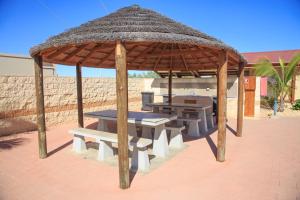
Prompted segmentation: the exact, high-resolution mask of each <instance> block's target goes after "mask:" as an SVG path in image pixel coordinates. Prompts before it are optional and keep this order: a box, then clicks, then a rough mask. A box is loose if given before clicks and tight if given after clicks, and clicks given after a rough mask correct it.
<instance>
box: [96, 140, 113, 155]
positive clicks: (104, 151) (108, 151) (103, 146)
mask: <svg viewBox="0 0 300 200" xmlns="http://www.w3.org/2000/svg"><path fill="white" fill-rule="evenodd" d="M97 143H99V151H98V160H105V159H107V158H110V157H112V156H113V155H114V150H113V148H112V144H111V142H107V141H102V140H97Z"/></svg>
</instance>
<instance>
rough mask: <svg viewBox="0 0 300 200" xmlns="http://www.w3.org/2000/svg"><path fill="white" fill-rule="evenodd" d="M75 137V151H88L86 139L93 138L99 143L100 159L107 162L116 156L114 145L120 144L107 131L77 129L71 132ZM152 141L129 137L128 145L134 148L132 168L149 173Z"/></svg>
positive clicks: (113, 134) (116, 137)
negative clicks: (149, 150) (149, 151)
mask: <svg viewBox="0 0 300 200" xmlns="http://www.w3.org/2000/svg"><path fill="white" fill-rule="evenodd" d="M69 133H71V134H73V135H74V139H73V150H74V151H75V152H77V153H80V152H82V151H84V150H86V144H85V139H84V138H85V137H88V138H93V139H95V140H96V142H97V143H99V151H98V159H99V160H105V159H107V158H109V157H112V156H113V155H114V153H113V148H112V143H116V144H117V143H118V135H117V134H115V133H109V132H105V131H98V130H92V129H86V128H75V129H72V130H70V131H69ZM151 144H152V140H150V139H146V138H138V137H132V136H128V145H130V146H132V147H133V155H132V159H131V167H132V168H134V169H138V170H141V171H147V170H148V169H149V167H150V161H149V156H148V152H147V149H148V146H149V145H151Z"/></svg>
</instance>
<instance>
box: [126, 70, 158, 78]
mask: <svg viewBox="0 0 300 200" xmlns="http://www.w3.org/2000/svg"><path fill="white" fill-rule="evenodd" d="M128 77H129V78H159V75H158V74H157V73H155V72H152V71H149V72H144V73H141V74H140V73H139V74H136V73H132V74H128Z"/></svg>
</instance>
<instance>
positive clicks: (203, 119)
mask: <svg viewBox="0 0 300 200" xmlns="http://www.w3.org/2000/svg"><path fill="white" fill-rule="evenodd" d="M200 118H201V121H200V124H201V132H202V133H206V132H207V131H208V128H207V119H206V112H205V110H203V111H202V112H200Z"/></svg>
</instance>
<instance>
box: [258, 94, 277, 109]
mask: <svg viewBox="0 0 300 200" xmlns="http://www.w3.org/2000/svg"><path fill="white" fill-rule="evenodd" d="M260 105H261V107H262V108H267V109H273V106H274V97H261V99H260Z"/></svg>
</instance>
